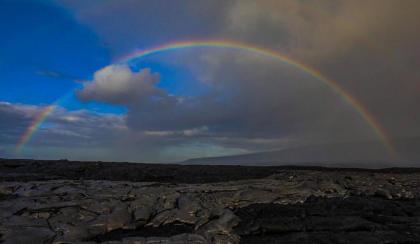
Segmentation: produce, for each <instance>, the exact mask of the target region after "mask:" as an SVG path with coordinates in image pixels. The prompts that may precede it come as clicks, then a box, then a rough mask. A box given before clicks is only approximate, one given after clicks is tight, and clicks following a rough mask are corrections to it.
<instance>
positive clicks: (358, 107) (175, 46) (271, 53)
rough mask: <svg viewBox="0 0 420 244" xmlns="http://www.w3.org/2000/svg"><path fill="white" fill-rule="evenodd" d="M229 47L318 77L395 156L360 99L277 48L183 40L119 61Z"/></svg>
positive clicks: (377, 124)
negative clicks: (184, 50)
mask: <svg viewBox="0 0 420 244" xmlns="http://www.w3.org/2000/svg"><path fill="white" fill-rule="evenodd" d="M199 47H203V48H228V49H236V50H244V51H248V52H252V53H256V54H259V55H263V56H266V57H269V58H272V59H275V60H278V61H280V62H283V63H286V64H289V65H291V66H293V67H295V68H298V69H300V70H302V71H304V72H306V73H307V74H309V75H311V76H312V77H314V78H316V79H317V80H319V81H322V82H324V83H325V84H326V85H327V86H329V87H330V88H331V89H332V90H334V91H335V92H336V94H337V95H339V96H340V97H341V98H342V99H343V100H344V101H346V102H347V103H348V104H350V106H352V107H353V109H354V110H355V111H356V112H357V113H358V114H359V115H360V116H361V117H362V118H363V119H364V121H366V123H367V124H368V125H369V126H370V127H371V128H372V130H373V131H374V133H375V134H376V135H377V137H378V138H379V139H380V140H381V142H382V143H383V144H384V146H385V147H386V149H387V151H388V152H389V153H390V155H391V156H395V154H396V153H395V149H394V146H393V143H392V140H391V139H390V137H389V136H388V135H387V132H386V130H385V129H384V128H383V127H382V125H381V124H380V123H379V122H378V121H377V120H376V119H375V117H374V116H372V114H371V113H370V112H369V111H368V110H367V108H365V107H364V106H363V105H362V104H361V103H360V102H359V101H357V100H356V98H354V97H353V96H352V95H351V94H349V93H348V92H347V91H345V90H344V89H343V88H342V87H341V86H340V85H339V84H338V83H337V82H336V81H334V80H332V79H328V78H327V77H325V76H324V75H323V74H322V73H321V72H320V71H317V70H315V69H313V68H311V67H309V66H307V65H305V64H303V63H301V62H299V61H296V60H292V59H291V58H289V57H287V56H285V55H282V54H280V53H278V52H277V51H275V50H271V49H267V48H262V47H258V46H255V45H250V44H246V43H240V42H233V41H226V40H217V41H183V42H173V43H169V44H164V45H161V46H156V47H152V48H149V49H144V50H136V51H134V52H132V53H129V54H127V55H125V56H122V57H120V58H118V59H117V63H128V62H130V61H133V60H135V59H139V58H143V57H146V56H150V55H155V54H159V53H163V52H167V51H175V50H181V49H188V48H199Z"/></svg>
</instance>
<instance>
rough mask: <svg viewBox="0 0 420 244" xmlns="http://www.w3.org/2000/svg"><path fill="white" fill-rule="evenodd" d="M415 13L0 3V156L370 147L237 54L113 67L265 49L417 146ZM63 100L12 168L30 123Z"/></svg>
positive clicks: (160, 1) (272, 70)
mask: <svg viewBox="0 0 420 244" xmlns="http://www.w3.org/2000/svg"><path fill="white" fill-rule="evenodd" d="M379 5H380V6H381V8H380V9H378V6H379ZM417 5H418V1H407V2H405V4H398V2H397V1H393V0H372V1H369V2H366V3H362V2H359V1H346V0H325V1H315V2H311V1H295V0H285V1H278V2H276V1H271V0H261V1H258V2H257V1H251V0H250V1H248V0H227V1H226V0H202V1H195V0H173V1H169V2H168V1H166V0H154V1H132V0H107V1H101V0H91V1H86V0H0V33H1V37H2V38H0V157H2V156H3V157H15V156H21V157H34V158H57V157H58V158H62V157H68V158H70V159H102V160H104V159H109V160H111V159H112V160H131V161H148V160H150V161H165V162H166V161H177V160H182V159H187V158H189V157H190V156H191V155H194V157H195V156H200V155H202V156H218V155H228V154H235V153H245V152H255V151H266V150H278V149H283V148H290V147H303V146H307V145H314V144H315V145H317V144H325V143H338V142H340V143H342V142H344V143H346V142H354V141H377V140H378V138H377V136H375V133H373V132H372V130H371V129H370V128H369V126H366V121H364V120H363V119H362V118H360V116H359V115H358V114H357V113H355V111H354V108H352V107H351V106H349V104H348V103H346V102H345V101H344V100H343V99H342V98H340V97H338V96H337V95H336V93H334V91H332V89H330V88H328V87H326V86H325V85H322V82H320V81H319V80H317V79H315V78H313V77H312V78H311V77H309V76H308V74H306V73H305V72H304V71H303V70H299V69H295V68H293V67H291V66H290V65H287V64H279V63H276V62H273V60H268V59H265V58H264V57H261V56H258V55H251V54H250V53H248V52H247V51H245V50H242V51H234V50H227V49H218V48H191V49H185V50H177V51H175V50H173V51H170V52H163V53H160V54H156V55H152V56H149V57H146V58H142V59H140V60H135V61H133V62H130V63H128V64H116V63H115V60H118V58H119V57H121V56H124V55H127V54H129V53H132V52H133V51H134V50H139V49H140V50H141V49H148V48H151V47H155V46H159V45H162V44H167V43H172V42H179V41H186V40H231V41H234V42H242V43H246V44H248V45H254V46H258V47H263V48H267V49H270V50H275V51H276V52H278V53H279V54H282V55H286V56H288V57H289V58H290V59H292V60H295V61H298V62H300V63H303V64H305V65H306V66H308V67H310V68H312V69H314V70H318V71H319V72H321V73H322V74H323V75H324V76H326V77H328V78H329V79H331V80H336V81H337V84H339V85H340V86H341V87H342V88H343V89H344V90H345V91H346V92H347V93H348V94H351V95H352V96H353V97H354V99H355V100H357V101H358V102H359V103H360V104H362V105H363V107H364V108H365V110H366V111H369V113H370V115H371V116H372V117H374V118H375V119H376V120H377V121H379V122H380V124H381V125H382V127H383V128H385V131H386V133H387V134H388V136H389V138H397V139H401V138H402V139H406V138H412V137H418V136H420V128H419V126H418V124H420V123H419V121H420V117H419V116H418V114H420V113H415V112H413V111H418V103H419V101H418V97H419V96H418V91H419V87H420V85H419V84H418V81H419V80H420V74H419V72H418V65H420V62H419V61H418V60H420V53H419V50H420V48H419V46H418V45H419V44H418V43H420V35H419V34H418V31H417V23H418V22H419V21H418V18H419V17H418V16H420V14H419V13H418V9H419V8H417V7H418V6H417ZM326 37H327V38H326ZM371 40H376V41H375V45H372V41H371ZM389 50H392V53H393V54H395V55H392V58H390V51H389ZM69 93H70V96H69V98H68V99H65V100H60V102H59V104H58V108H57V109H56V110H55V111H54V112H52V113H51V114H50V115H49V116H48V118H47V122H46V124H44V126H40V129H38V130H37V131H36V133H34V136H33V138H31V139H30V140H28V143H27V145H25V146H24V147H23V148H24V150H23V151H22V152H21V154H20V155H16V154H15V153H14V148H15V146H16V144H17V143H18V142H19V140H20V139H19V138H21V137H22V135H23V134H24V133H25V131H26V130H27V129H28V128H30V125H31V124H33V123H34V122H35V121H36V118H37V115H39V114H40V113H42V111H43V110H44V109H45V106H47V105H50V104H52V103H54V102H55V101H57V99H60V98H61V97H63V96H64V95H66V94H69ZM390 97H392V98H393V99H392V101H391V100H390V99H389V98H390ZM385 105H386V106H385ZM46 125H48V126H46ZM378 143H380V142H378ZM86 148H89V149H90V150H87V149H86Z"/></svg>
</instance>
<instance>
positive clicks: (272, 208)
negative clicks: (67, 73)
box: [0, 160, 420, 244]
mask: <svg viewBox="0 0 420 244" xmlns="http://www.w3.org/2000/svg"><path fill="white" fill-rule="evenodd" d="M0 170H1V171H0V179H1V181H0V242H2V243H114V244H118V243H256V242H259V243H299V244H304V243H383V244H385V243H420V241H419V240H420V234H419V233H420V202H419V200H420V190H419V189H420V188H419V186H420V173H419V171H418V170H413V169H408V170H407V169H387V170H356V169H351V170H349V169H325V168H297V167H267V168H265V167H264V168H258V167H237V166H233V167H229V166H227V167H219V166H177V165H145V164H139V165H135V164H111V163H82V162H76V163H73V162H66V161H57V162H54V161H19V160H12V161H8V160H2V161H1V162H0ZM95 171H97V173H96V174H95ZM248 173H249V175H246V174H248ZM200 174H203V176H202V177H201V176H200Z"/></svg>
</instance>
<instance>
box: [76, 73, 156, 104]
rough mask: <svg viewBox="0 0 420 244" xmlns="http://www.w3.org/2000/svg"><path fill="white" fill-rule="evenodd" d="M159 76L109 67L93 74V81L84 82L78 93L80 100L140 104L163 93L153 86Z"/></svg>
mask: <svg viewBox="0 0 420 244" xmlns="http://www.w3.org/2000/svg"><path fill="white" fill-rule="evenodd" d="M158 81H159V74H153V73H151V71H150V69H143V70H141V71H139V72H132V71H131V69H130V68H129V67H128V66H126V65H110V66H107V67H105V68H103V69H101V70H99V71H97V72H96V73H95V74H94V77H93V80H92V81H90V82H85V83H84V87H83V89H82V90H81V91H80V92H79V93H78V95H79V97H80V98H81V99H82V100H86V101H87V100H98V101H104V102H109V103H114V104H127V103H132V102H142V101H144V100H147V99H148V98H150V97H157V96H161V95H162V94H163V91H161V90H160V89H158V88H157V87H156V86H155V85H156V83H157V82H158Z"/></svg>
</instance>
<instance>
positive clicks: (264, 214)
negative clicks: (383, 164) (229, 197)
mask: <svg viewBox="0 0 420 244" xmlns="http://www.w3.org/2000/svg"><path fill="white" fill-rule="evenodd" d="M235 214H236V215H237V216H238V217H239V218H240V219H241V222H240V223H239V225H238V226H237V227H236V228H235V232H236V233H237V234H238V235H240V236H241V243H290V244H292V243H296V244H305V243H308V244H310V243H349V244H350V243H419V242H420V202H419V201H417V200H394V201H393V200H387V199H382V198H377V197H348V198H344V199H343V198H330V199H328V198H317V197H310V198H308V199H307V200H306V201H305V202H304V203H299V204H294V205H279V204H253V205H250V206H247V207H245V208H241V209H238V210H237V211H235Z"/></svg>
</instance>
